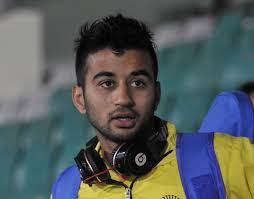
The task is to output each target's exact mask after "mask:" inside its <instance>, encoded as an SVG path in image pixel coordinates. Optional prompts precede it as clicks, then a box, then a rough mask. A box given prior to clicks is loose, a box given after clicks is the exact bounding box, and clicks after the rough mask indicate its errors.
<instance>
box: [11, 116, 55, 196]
mask: <svg viewBox="0 0 254 199" xmlns="http://www.w3.org/2000/svg"><path fill="white" fill-rule="evenodd" d="M51 125H52V120H51V118H50V117H46V118H41V119H37V120H34V121H31V122H26V123H24V124H23V125H22V128H21V131H20V133H19V134H20V135H19V140H18V143H17V153H16V158H15V164H14V165H13V167H12V170H13V171H12V178H11V187H10V191H11V192H12V193H13V198H21V196H23V198H25V195H26V194H28V195H29V198H31V199H32V198H35V196H37V195H38V196H39V195H41V196H43V195H44V196H45V195H46V193H48V192H49V191H50V185H49V183H48V182H49V173H50V172H49V165H50V150H49V149H50V146H49V137H50V134H51ZM19 196H20V197H19ZM26 197H28V196H26ZM29 198H28V199H29Z"/></svg>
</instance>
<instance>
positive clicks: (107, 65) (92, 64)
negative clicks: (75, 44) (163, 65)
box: [86, 48, 154, 77]
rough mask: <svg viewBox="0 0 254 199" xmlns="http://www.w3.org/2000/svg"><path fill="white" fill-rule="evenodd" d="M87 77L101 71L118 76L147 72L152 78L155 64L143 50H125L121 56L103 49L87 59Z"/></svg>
mask: <svg viewBox="0 0 254 199" xmlns="http://www.w3.org/2000/svg"><path fill="white" fill-rule="evenodd" d="M86 65H87V72H86V73H87V75H89V74H90V75H92V74H94V73H97V72H99V71H109V72H113V73H117V74H128V73H131V72H133V71H135V70H141V69H142V70H146V71H147V72H148V73H149V74H150V75H151V77H154V74H153V62H152V59H151V57H150V56H149V54H148V52H146V51H143V50H132V49H131V50H125V51H123V53H121V54H117V53H114V52H113V51H112V50H111V49H108V48H106V49H102V50H99V51H97V52H95V53H92V54H90V55H88V57H87V62H86Z"/></svg>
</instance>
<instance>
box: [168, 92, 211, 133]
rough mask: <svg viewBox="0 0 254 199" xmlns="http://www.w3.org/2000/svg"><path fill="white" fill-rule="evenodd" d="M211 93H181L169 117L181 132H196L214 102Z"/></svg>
mask: <svg viewBox="0 0 254 199" xmlns="http://www.w3.org/2000/svg"><path fill="white" fill-rule="evenodd" d="M211 95H213V94H212V93H211V92H194V91H193V92H192V91H190V92H189V93H181V94H179V95H178V96H177V99H176V105H175V106H174V109H173V110H172V112H171V113H170V115H169V118H170V121H172V122H173V123H174V124H176V126H177V128H178V129H177V130H178V131H180V132H196V131H197V129H198V127H199V125H200V122H201V121H202V118H203V117H204V115H205V113H206V112H207V110H208V106H209V104H210V102H211V100H212V96H211Z"/></svg>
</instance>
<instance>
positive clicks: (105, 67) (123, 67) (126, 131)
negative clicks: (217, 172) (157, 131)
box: [74, 49, 160, 142]
mask: <svg viewBox="0 0 254 199" xmlns="http://www.w3.org/2000/svg"><path fill="white" fill-rule="evenodd" d="M152 67H153V66H152V60H151V58H150V56H149V54H148V53H146V52H144V51H141V50H126V51H124V53H123V54H120V55H119V54H118V55H116V54H114V53H113V52H112V51H111V50H110V49H103V50H99V51H97V52H96V53H93V54H90V55H89V56H88V58H87V72H86V74H85V78H84V79H85V84H84V85H85V86H84V93H83V95H84V101H83V104H84V111H82V110H80V112H86V114H87V116H88V119H89V121H90V122H91V124H92V125H93V126H94V128H95V129H96V131H97V133H99V134H100V135H102V136H103V137H104V138H106V139H108V140H111V141H114V142H123V141H128V140H131V139H133V138H134V137H135V136H136V135H138V134H142V132H144V133H145V131H147V130H150V131H151V129H149V128H150V127H151V121H152V117H153V114H154V111H155V107H156V106H157V104H158V102H159V98H160V88H159V84H158V83H156V82H155V77H154V73H153V70H152ZM74 101H75V96H74ZM74 104H75V102H74ZM76 107H77V106H76Z"/></svg>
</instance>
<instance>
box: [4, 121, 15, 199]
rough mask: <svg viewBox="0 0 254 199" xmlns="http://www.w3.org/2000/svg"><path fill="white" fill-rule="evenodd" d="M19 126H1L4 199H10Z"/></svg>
mask: <svg viewBox="0 0 254 199" xmlns="http://www.w3.org/2000/svg"><path fill="white" fill-rule="evenodd" d="M18 131H19V125H18V124H5V125H2V126H0V157H1V164H0V171H1V179H0V193H1V197H2V198H8V194H9V193H8V192H9V185H10V184H11V183H10V178H11V173H12V170H11V168H12V165H13V164H14V154H15V152H16V150H17V149H16V142H17V134H18Z"/></svg>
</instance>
